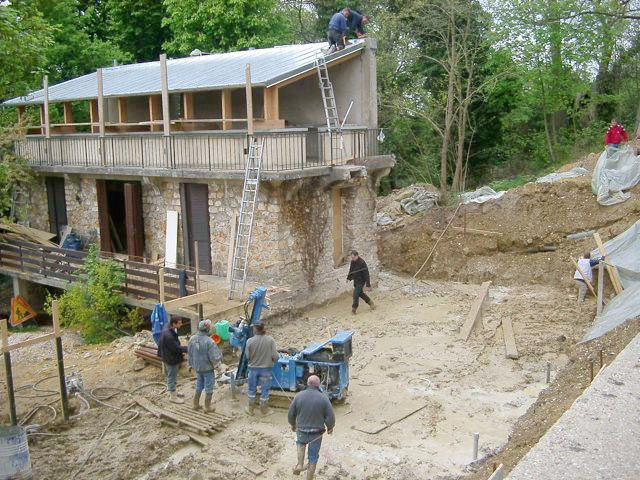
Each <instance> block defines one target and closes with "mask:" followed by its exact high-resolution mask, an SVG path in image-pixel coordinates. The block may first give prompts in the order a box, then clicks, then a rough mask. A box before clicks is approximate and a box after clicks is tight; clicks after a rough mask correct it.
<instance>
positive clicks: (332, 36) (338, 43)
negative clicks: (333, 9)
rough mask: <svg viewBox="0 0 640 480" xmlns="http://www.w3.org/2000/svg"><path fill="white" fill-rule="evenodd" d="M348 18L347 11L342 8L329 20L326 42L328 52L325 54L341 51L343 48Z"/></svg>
mask: <svg viewBox="0 0 640 480" xmlns="http://www.w3.org/2000/svg"><path fill="white" fill-rule="evenodd" d="M348 18H349V9H348V8H343V9H342V10H340V11H339V12H337V13H334V14H333V16H332V17H331V20H329V26H328V27H327V40H328V42H329V50H328V52H327V53H333V52H335V51H336V50H342V49H343V48H344V46H345V40H346V37H347V29H348V25H347V19H348Z"/></svg>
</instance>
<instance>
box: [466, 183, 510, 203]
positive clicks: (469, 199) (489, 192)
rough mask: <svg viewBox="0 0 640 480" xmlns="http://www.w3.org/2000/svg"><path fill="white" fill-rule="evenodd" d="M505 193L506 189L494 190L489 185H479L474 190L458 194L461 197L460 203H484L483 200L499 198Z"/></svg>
mask: <svg viewBox="0 0 640 480" xmlns="http://www.w3.org/2000/svg"><path fill="white" fill-rule="evenodd" d="M505 193H507V192H506V191H502V192H496V191H495V190H494V189H493V188H491V187H480V188H479V189H477V190H476V191H475V192H467V193H463V194H462V195H460V198H461V199H462V203H464V204H467V203H484V202H488V201H489V200H496V199H497V198H500V197H501V196H503V195H504V194H505Z"/></svg>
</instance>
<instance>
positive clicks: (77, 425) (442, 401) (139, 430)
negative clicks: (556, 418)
mask: <svg viewBox="0 0 640 480" xmlns="http://www.w3.org/2000/svg"><path fill="white" fill-rule="evenodd" d="M478 288H479V287H478V286H477V285H464V284H460V283H454V282H426V281H419V282H410V281H409V279H407V278H404V277H397V276H394V275H391V274H384V273H383V274H382V277H381V281H380V284H379V286H378V288H377V289H374V290H373V292H372V293H371V295H372V296H373V298H375V300H376V302H377V304H378V309H377V310H375V311H369V310H368V307H366V306H364V307H365V308H361V311H360V312H359V313H358V315H356V316H355V317H354V316H351V315H350V298H349V297H348V296H346V295H345V296H343V297H341V298H338V299H336V300H335V301H333V302H331V303H329V304H328V305H325V306H323V307H321V308H317V309H314V310H312V311H309V312H307V313H306V314H305V315H304V316H303V317H301V318H297V319H295V321H292V319H280V320H278V319H276V320H272V321H271V322H270V324H269V330H270V333H271V334H272V335H273V336H274V338H275V339H276V341H277V343H278V345H279V347H290V346H291V347H298V348H299V347H302V346H304V345H306V344H308V343H309V342H312V341H318V340H322V339H326V338H329V336H330V335H332V334H333V333H335V332H336V331H338V330H343V329H351V330H353V331H354V332H355V336H354V345H353V347H354V355H353V357H352V359H351V372H350V379H351V383H350V396H349V399H348V401H347V403H346V404H345V405H342V406H336V414H337V426H336V429H335V433H334V435H333V436H331V437H325V441H324V443H323V446H322V450H321V460H320V464H319V467H318V473H319V475H318V476H319V478H333V479H338V478H354V479H383V478H384V479H413V478H415V479H424V478H431V479H453V478H458V477H459V476H460V475H462V474H464V473H465V472H466V471H468V465H469V463H470V462H471V460H472V458H471V455H472V434H473V433H474V432H480V454H481V456H485V455H488V454H493V453H495V452H496V451H497V450H498V449H499V448H500V447H501V446H502V445H503V444H505V442H506V441H507V439H508V437H509V434H510V432H511V429H512V427H513V425H514V424H515V423H516V421H517V420H518V418H519V417H521V416H522V415H523V414H524V413H525V412H526V411H527V409H528V408H529V407H530V406H531V405H532V404H533V403H534V402H535V401H536V398H537V397H538V395H539V393H540V392H541V391H542V390H543V389H544V388H545V387H546V384H545V365H546V362H547V361H549V362H551V363H552V365H553V375H554V376H555V374H556V372H557V371H558V370H560V369H561V368H563V367H564V365H565V364H567V362H568V360H569V356H570V352H571V349H572V346H573V345H574V344H575V343H576V342H577V341H578V340H579V339H580V337H581V336H582V334H583V332H584V330H585V329H586V328H587V326H588V324H589V322H590V317H589V315H587V314H586V313H587V312H590V311H591V310H593V308H594V305H593V303H591V304H588V305H586V306H584V307H582V309H577V307H576V303H575V299H574V296H573V294H572V293H568V292H565V291H564V290H558V289H555V288H550V287H545V286H534V287H528V288H525V287H503V286H497V287H494V288H492V289H491V291H490V297H491V298H490V302H489V304H488V307H487V309H486V313H485V315H484V317H483V320H484V321H483V325H480V326H478V327H477V328H476V330H475V331H474V332H473V334H472V336H471V338H470V339H469V341H467V342H465V341H462V340H459V339H458V338H457V337H458V332H459V330H460V327H461V325H462V324H463V322H464V320H465V319H466V316H467V313H468V311H469V310H470V307H471V304H472V303H473V301H474V299H475V296H476V294H477V292H478ZM581 312H582V313H584V314H581ZM504 316H509V317H511V318H512V319H513V321H514V329H515V335H516V341H517V346H518V350H519V353H520V358H519V359H518V360H508V359H506V358H505V353H504V343H503V338H502V330H501V328H497V327H498V325H499V322H500V319H501V318H503V317H504ZM21 335H35V334H21ZM17 338H18V337H16V339H17ZM146 338H148V337H146V336H145V335H144V334H139V335H138V339H146ZM16 339H13V341H15V340H16ZM135 341H136V338H123V339H121V340H118V341H116V342H114V343H113V344H110V345H107V346H84V345H81V344H79V342H78V339H77V337H76V336H74V335H72V334H67V336H66V337H65V341H64V345H65V351H66V356H65V362H66V366H67V371H68V372H69V373H72V372H80V373H81V375H82V378H83V381H84V388H85V390H87V391H89V392H93V394H94V396H96V397H98V398H100V399H103V400H104V401H103V404H99V403H96V402H92V408H91V409H90V410H89V411H88V412H87V413H85V414H83V415H81V416H80V417H79V418H77V419H76V420H75V421H73V422H72V423H71V424H70V425H69V426H63V425H59V424H57V423H54V424H50V425H45V426H44V427H43V428H42V429H41V430H40V431H41V432H42V433H49V434H55V435H34V436H32V437H30V450H31V458H32V462H33V468H34V472H35V478H42V479H47V478H51V479H62V478H70V479H71V478H77V479H95V478H101V479H113V480H115V479H140V480H142V479H145V480H154V479H160V478H163V479H185V478H186V479H209V478H254V475H253V474H252V473H250V472H249V470H247V469H246V468H245V467H243V466H242V465H240V464H239V463H236V462H235V461H234V459H243V460H244V461H250V462H251V463H252V465H254V466H255V467H263V468H265V469H266V471H265V473H263V474H262V475H261V476H260V478H273V479H280V478H294V477H293V476H292V475H291V473H290V469H291V466H292V464H293V463H294V456H295V446H294V434H293V433H292V432H290V430H289V429H288V426H287V423H286V411H285V410H283V409H273V411H272V413H271V414H269V415H268V416H266V417H261V416H259V415H258V416H256V417H254V418H248V417H246V416H245V415H244V414H243V413H242V407H243V406H244V402H241V401H233V400H232V399H231V398H230V393H229V391H228V388H227V387H226V386H222V387H219V388H218V390H217V391H216V395H215V400H216V403H217V405H218V409H219V410H220V411H221V412H223V413H227V414H230V415H233V416H235V417H236V419H235V420H234V421H233V422H232V423H231V424H230V425H229V426H228V427H227V428H226V429H225V430H224V431H223V432H221V433H218V434H216V435H215V436H214V437H213V439H214V442H215V445H216V446H215V447H207V448H206V449H204V450H201V449H200V448H199V447H197V446H196V445H195V444H190V443H189V438H188V437H186V436H184V435H183V434H182V432H180V431H176V430H175V429H173V428H172V427H167V426H163V425H161V424H160V423H159V421H158V420H157V419H155V418H153V417H151V416H150V415H148V414H147V413H146V412H145V411H144V410H142V409H140V408H139V407H132V408H130V409H129V410H128V411H126V412H124V411H123V409H125V408H126V407H128V406H129V404H130V403H131V399H132V396H131V395H130V394H128V393H126V392H127V391H131V390H132V389H134V388H137V387H141V386H144V385H146V384H149V383H152V382H158V381H161V380H162V378H161V375H160V372H159V370H158V369H156V368H155V367H152V366H148V367H146V368H144V369H143V370H141V371H137V372H136V371H134V369H133V365H134V363H135V362H134V356H133V346H134V343H135ZM52 359H53V349H52V348H51V347H45V346H43V345H39V346H34V347H30V348H29V349H28V350H24V351H21V352H20V355H19V356H17V357H16V358H15V365H14V367H15V378H16V385H17V386H18V387H20V388H19V394H20V395H21V397H20V398H19V399H18V401H19V405H18V406H19V408H18V412H19V416H20V417H23V416H24V415H25V414H26V413H27V412H28V411H29V410H30V408H31V407H32V406H33V405H35V404H36V403H46V402H49V401H54V402H55V399H56V396H55V395H46V393H47V392H46V391H47V389H49V390H55V388H56V380H55V378H52V379H49V380H46V381H44V382H42V383H40V384H38V385H36V388H37V389H38V390H37V391H36V390H34V389H33V388H31V387H29V385H31V384H33V383H35V382H36V381H38V380H40V379H42V378H46V377H48V376H51V375H54V373H55V365H54V364H53V360H52ZM225 362H226V363H229V364H231V363H233V357H232V356H230V355H228V354H227V356H226V358H225ZM188 376H189V375H188V372H187V371H186V370H185V371H183V372H182V378H181V382H182V384H183V387H182V391H184V392H185V394H186V396H187V397H190V396H191V395H192V383H191V381H190V380H189V379H188ZM43 390H44V391H45V392H44V393H43V392H42V391H43ZM49 393H53V392H49ZM135 393H136V394H143V395H144V396H146V397H147V398H150V399H151V400H152V401H155V402H157V403H161V402H163V401H165V400H164V396H163V394H162V387H161V386H158V385H154V384H151V385H149V386H146V387H143V388H142V389H141V390H139V391H138V392H135ZM27 395H28V396H33V395H46V396H44V397H38V398H24V396H27ZM111 395H113V397H112V398H109V397H110V396H111ZM2 400H3V401H4V398H3V399H2ZM72 403H73V405H74V406H75V413H77V411H78V408H79V406H80V402H79V401H78V400H76V399H74V400H73V401H72ZM54 404H55V403H54ZM106 405H110V406H106ZM420 407H424V408H422V409H421V410H420V411H419V412H417V413H415V414H413V415H412V416H410V417H408V418H406V419H405V420H402V421H400V422H398V423H395V424H393V425H391V426H390V427H389V428H387V429H386V430H384V431H382V432H380V433H379V434H370V433H364V432H363V431H361V430H365V431H367V430H368V431H374V430H376V429H377V428H378V427H379V426H381V425H385V424H388V423H391V422H393V421H394V420H397V419H399V418H400V417H403V416H405V415H406V414H408V413H410V412H412V411H413V410H416V409H418V408H420ZM134 412H138V413H137V414H136V413H134ZM48 416H49V412H48V411H42V412H40V413H38V414H37V416H36V417H35V418H34V419H32V420H30V421H29V423H34V422H36V423H37V422H41V423H44V422H46V420H47V418H48ZM5 420H6V419H5ZM111 422H113V423H111ZM124 422H126V423H124ZM123 423H124V424H123ZM101 436H103V437H102V438H101ZM240 463H242V462H240Z"/></svg>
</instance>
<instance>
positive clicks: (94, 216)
mask: <svg viewBox="0 0 640 480" xmlns="http://www.w3.org/2000/svg"><path fill="white" fill-rule="evenodd" d="M64 194H65V200H66V202H67V222H68V224H69V225H71V226H72V227H73V231H74V233H75V234H76V235H78V236H79V237H80V238H81V239H82V240H83V243H95V244H97V245H99V244H100V226H99V225H100V224H99V221H98V197H97V195H96V180H95V178H93V177H82V176H80V175H65V176H64Z"/></svg>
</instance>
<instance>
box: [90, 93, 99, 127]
mask: <svg viewBox="0 0 640 480" xmlns="http://www.w3.org/2000/svg"><path fill="white" fill-rule="evenodd" d="M98 116H99V115H98V101H97V100H90V101H89V118H90V121H91V133H96V132H98V126H97V125H96V124H97V123H98V121H99V120H98Z"/></svg>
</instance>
